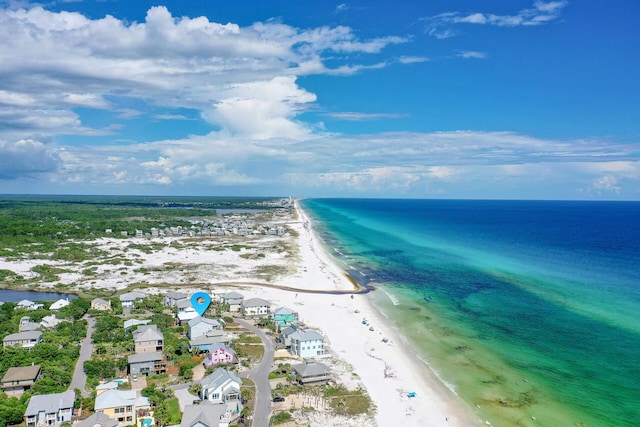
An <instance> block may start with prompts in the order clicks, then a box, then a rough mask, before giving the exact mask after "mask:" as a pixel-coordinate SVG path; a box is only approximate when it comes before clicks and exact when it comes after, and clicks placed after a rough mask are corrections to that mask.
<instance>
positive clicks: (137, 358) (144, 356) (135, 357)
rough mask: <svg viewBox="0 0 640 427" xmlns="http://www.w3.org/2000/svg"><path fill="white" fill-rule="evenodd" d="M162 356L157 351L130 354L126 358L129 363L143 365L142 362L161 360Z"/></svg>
mask: <svg viewBox="0 0 640 427" xmlns="http://www.w3.org/2000/svg"><path fill="white" fill-rule="evenodd" d="M163 357H164V355H163V354H162V353H161V352H159V351H154V352H149V353H136V354H132V355H131V356H129V357H128V358H127V361H128V362H129V363H144V362H155V361H156V360H162V358H163Z"/></svg>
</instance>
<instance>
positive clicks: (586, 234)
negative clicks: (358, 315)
mask: <svg viewBox="0 0 640 427" xmlns="http://www.w3.org/2000/svg"><path fill="white" fill-rule="evenodd" d="M302 206H303V208H304V209H305V210H306V211H307V213H308V214H309V215H310V217H311V218H312V221H313V224H314V227H315V228H316V231H317V232H318V233H319V235H320V236H321V238H322V240H323V241H324V243H325V245H326V246H327V248H328V250H329V252H330V253H332V254H333V255H334V257H335V258H336V260H337V261H338V263H339V264H342V266H343V267H344V268H345V269H355V270H358V271H360V272H362V273H364V274H365V275H366V277H367V278H368V279H369V280H371V284H372V285H373V286H374V287H375V288H376V291H375V292H374V295H375V300H376V302H377V305H378V306H379V307H380V308H381V309H382V311H383V312H384V313H385V314H386V315H387V316H388V317H389V319H390V321H391V322H394V323H395V324H396V326H397V327H398V328H399V329H400V330H401V331H402V333H403V334H404V335H405V337H406V338H407V339H408V340H409V342H410V343H411V344H412V346H413V347H414V348H415V349H416V351H417V353H418V354H419V355H420V356H421V357H423V358H424V359H425V360H426V361H428V363H429V364H430V365H431V367H432V368H433V369H434V370H435V371H436V372H437V374H438V375H439V376H440V378H441V379H442V380H443V381H444V382H445V383H446V384H447V385H448V386H449V387H450V388H451V389H452V390H454V391H455V393H457V394H458V395H459V396H460V397H461V398H462V399H464V400H465V401H467V402H468V403H469V404H471V405H472V407H473V408H474V409H475V410H476V411H477V412H478V414H479V415H480V416H481V417H482V418H483V419H486V420H489V421H490V422H491V423H492V425H494V426H517V425H526V426H539V425H544V426H639V425H640V321H639V316H640V203H633V202H555V201H554V202H546V201H545V202H542V201H446V200H445V201H442V200H374V199H309V200H303V201H302Z"/></svg>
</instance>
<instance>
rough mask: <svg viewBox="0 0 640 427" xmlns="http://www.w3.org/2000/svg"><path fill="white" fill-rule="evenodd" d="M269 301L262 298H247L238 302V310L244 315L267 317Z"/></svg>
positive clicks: (269, 306) (269, 308) (269, 307)
mask: <svg viewBox="0 0 640 427" xmlns="http://www.w3.org/2000/svg"><path fill="white" fill-rule="evenodd" d="M270 311H271V303H270V302H269V301H266V300H263V299H262V298H249V299H246V300H243V301H242V302H241V303H240V312H241V313H242V315H243V316H245V317H267V316H269V313H270Z"/></svg>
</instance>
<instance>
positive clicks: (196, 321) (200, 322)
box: [187, 316, 222, 339]
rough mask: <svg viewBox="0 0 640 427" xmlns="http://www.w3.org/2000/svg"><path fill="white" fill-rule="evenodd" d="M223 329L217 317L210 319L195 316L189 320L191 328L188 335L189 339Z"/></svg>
mask: <svg viewBox="0 0 640 427" xmlns="http://www.w3.org/2000/svg"><path fill="white" fill-rule="evenodd" d="M214 330H215V331H220V330H222V325H221V324H220V322H218V321H217V320H215V319H208V318H206V317H200V316H198V317H194V318H193V319H191V320H189V330H188V331H187V336H188V337H189V339H194V338H198V337H201V336H206V335H212V334H213V331H214Z"/></svg>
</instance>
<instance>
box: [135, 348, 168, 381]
mask: <svg viewBox="0 0 640 427" xmlns="http://www.w3.org/2000/svg"><path fill="white" fill-rule="evenodd" d="M127 362H128V363H129V374H130V375H138V374H141V375H145V376H147V375H160V374H166V373H167V359H166V358H165V356H164V354H162V353H161V352H159V351H156V352H147V353H136V354H132V355H130V356H129V357H128V358H127Z"/></svg>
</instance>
